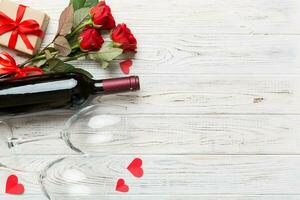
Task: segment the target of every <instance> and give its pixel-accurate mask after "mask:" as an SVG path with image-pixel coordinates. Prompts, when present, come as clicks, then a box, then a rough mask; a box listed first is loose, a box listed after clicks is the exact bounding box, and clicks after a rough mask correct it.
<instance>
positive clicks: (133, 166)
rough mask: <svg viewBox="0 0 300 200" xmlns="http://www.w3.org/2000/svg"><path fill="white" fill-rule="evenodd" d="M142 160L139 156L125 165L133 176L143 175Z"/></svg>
mask: <svg viewBox="0 0 300 200" xmlns="http://www.w3.org/2000/svg"><path fill="white" fill-rule="evenodd" d="M142 165H143V161H142V159H140V158H136V159H134V160H133V161H132V162H131V163H130V164H129V165H128V167H127V169H128V170H129V171H130V173H131V174H132V175H133V176H135V177H138V178H140V177H142V176H143V175H144V170H143V168H142Z"/></svg>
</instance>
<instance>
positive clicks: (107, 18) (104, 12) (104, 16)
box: [90, 1, 116, 30]
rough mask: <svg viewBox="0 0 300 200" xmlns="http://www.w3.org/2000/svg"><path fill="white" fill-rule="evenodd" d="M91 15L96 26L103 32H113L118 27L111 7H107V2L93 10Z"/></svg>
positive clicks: (100, 3) (101, 3)
mask: <svg viewBox="0 0 300 200" xmlns="http://www.w3.org/2000/svg"><path fill="white" fill-rule="evenodd" d="M90 14H91V16H92V20H93V23H94V26H96V27H100V28H101V29H102V30H111V29H113V28H115V27H116V22H115V19H114V17H113V16H112V14H111V10H110V7H109V6H108V5H106V3H105V1H100V2H99V3H98V4H97V5H96V6H95V7H94V8H92V9H91V11H90Z"/></svg>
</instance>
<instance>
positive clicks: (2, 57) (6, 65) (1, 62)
mask: <svg viewBox="0 0 300 200" xmlns="http://www.w3.org/2000/svg"><path fill="white" fill-rule="evenodd" d="M43 73H44V71H43V70H42V69H40V68H38V67H34V66H27V67H24V68H19V67H18V66H17V63H16V61H15V59H14V58H13V57H12V56H11V55H9V54H8V53H6V52H2V53H0V74H1V75H3V74H7V75H14V78H15V79H17V78H22V77H26V76H28V75H41V74H43Z"/></svg>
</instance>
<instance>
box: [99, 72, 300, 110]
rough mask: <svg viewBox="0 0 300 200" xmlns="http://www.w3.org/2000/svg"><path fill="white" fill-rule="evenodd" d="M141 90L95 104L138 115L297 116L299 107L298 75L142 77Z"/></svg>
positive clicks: (100, 100) (103, 99)
mask: <svg viewBox="0 0 300 200" xmlns="http://www.w3.org/2000/svg"><path fill="white" fill-rule="evenodd" d="M141 88H142V89H141V92H140V93H131V94H120V95H117V96H106V97H103V98H100V99H98V100H96V102H102V103H108V104H109V103H110V102H113V103H114V104H117V105H122V106H126V107H127V110H128V113H139V114H141V113H160V114H171V113H172V114H298V113H299V108H300V105H299V94H300V93H299V78H298V76H279V75H278V76H251V75H245V76H241V75H231V76H201V77H199V76H180V75H178V76H175V75H174V76H170V75H161V76H159V77H156V76H143V77H141Z"/></svg>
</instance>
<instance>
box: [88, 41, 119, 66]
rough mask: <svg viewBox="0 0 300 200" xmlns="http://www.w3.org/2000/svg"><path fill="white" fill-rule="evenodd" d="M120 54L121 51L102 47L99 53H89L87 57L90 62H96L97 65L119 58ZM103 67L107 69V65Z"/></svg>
mask: <svg viewBox="0 0 300 200" xmlns="http://www.w3.org/2000/svg"><path fill="white" fill-rule="evenodd" d="M122 53H123V49H120V48H113V47H110V46H103V47H102V48H101V49H100V51H98V52H92V53H89V55H88V57H89V58H90V59H91V60H94V61H97V62H99V63H103V62H109V61H112V60H113V59H115V58H117V57H118V56H120V55H121V54H122ZM104 66H105V67H107V66H108V65H107V64H106V63H105V64H104Z"/></svg>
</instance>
